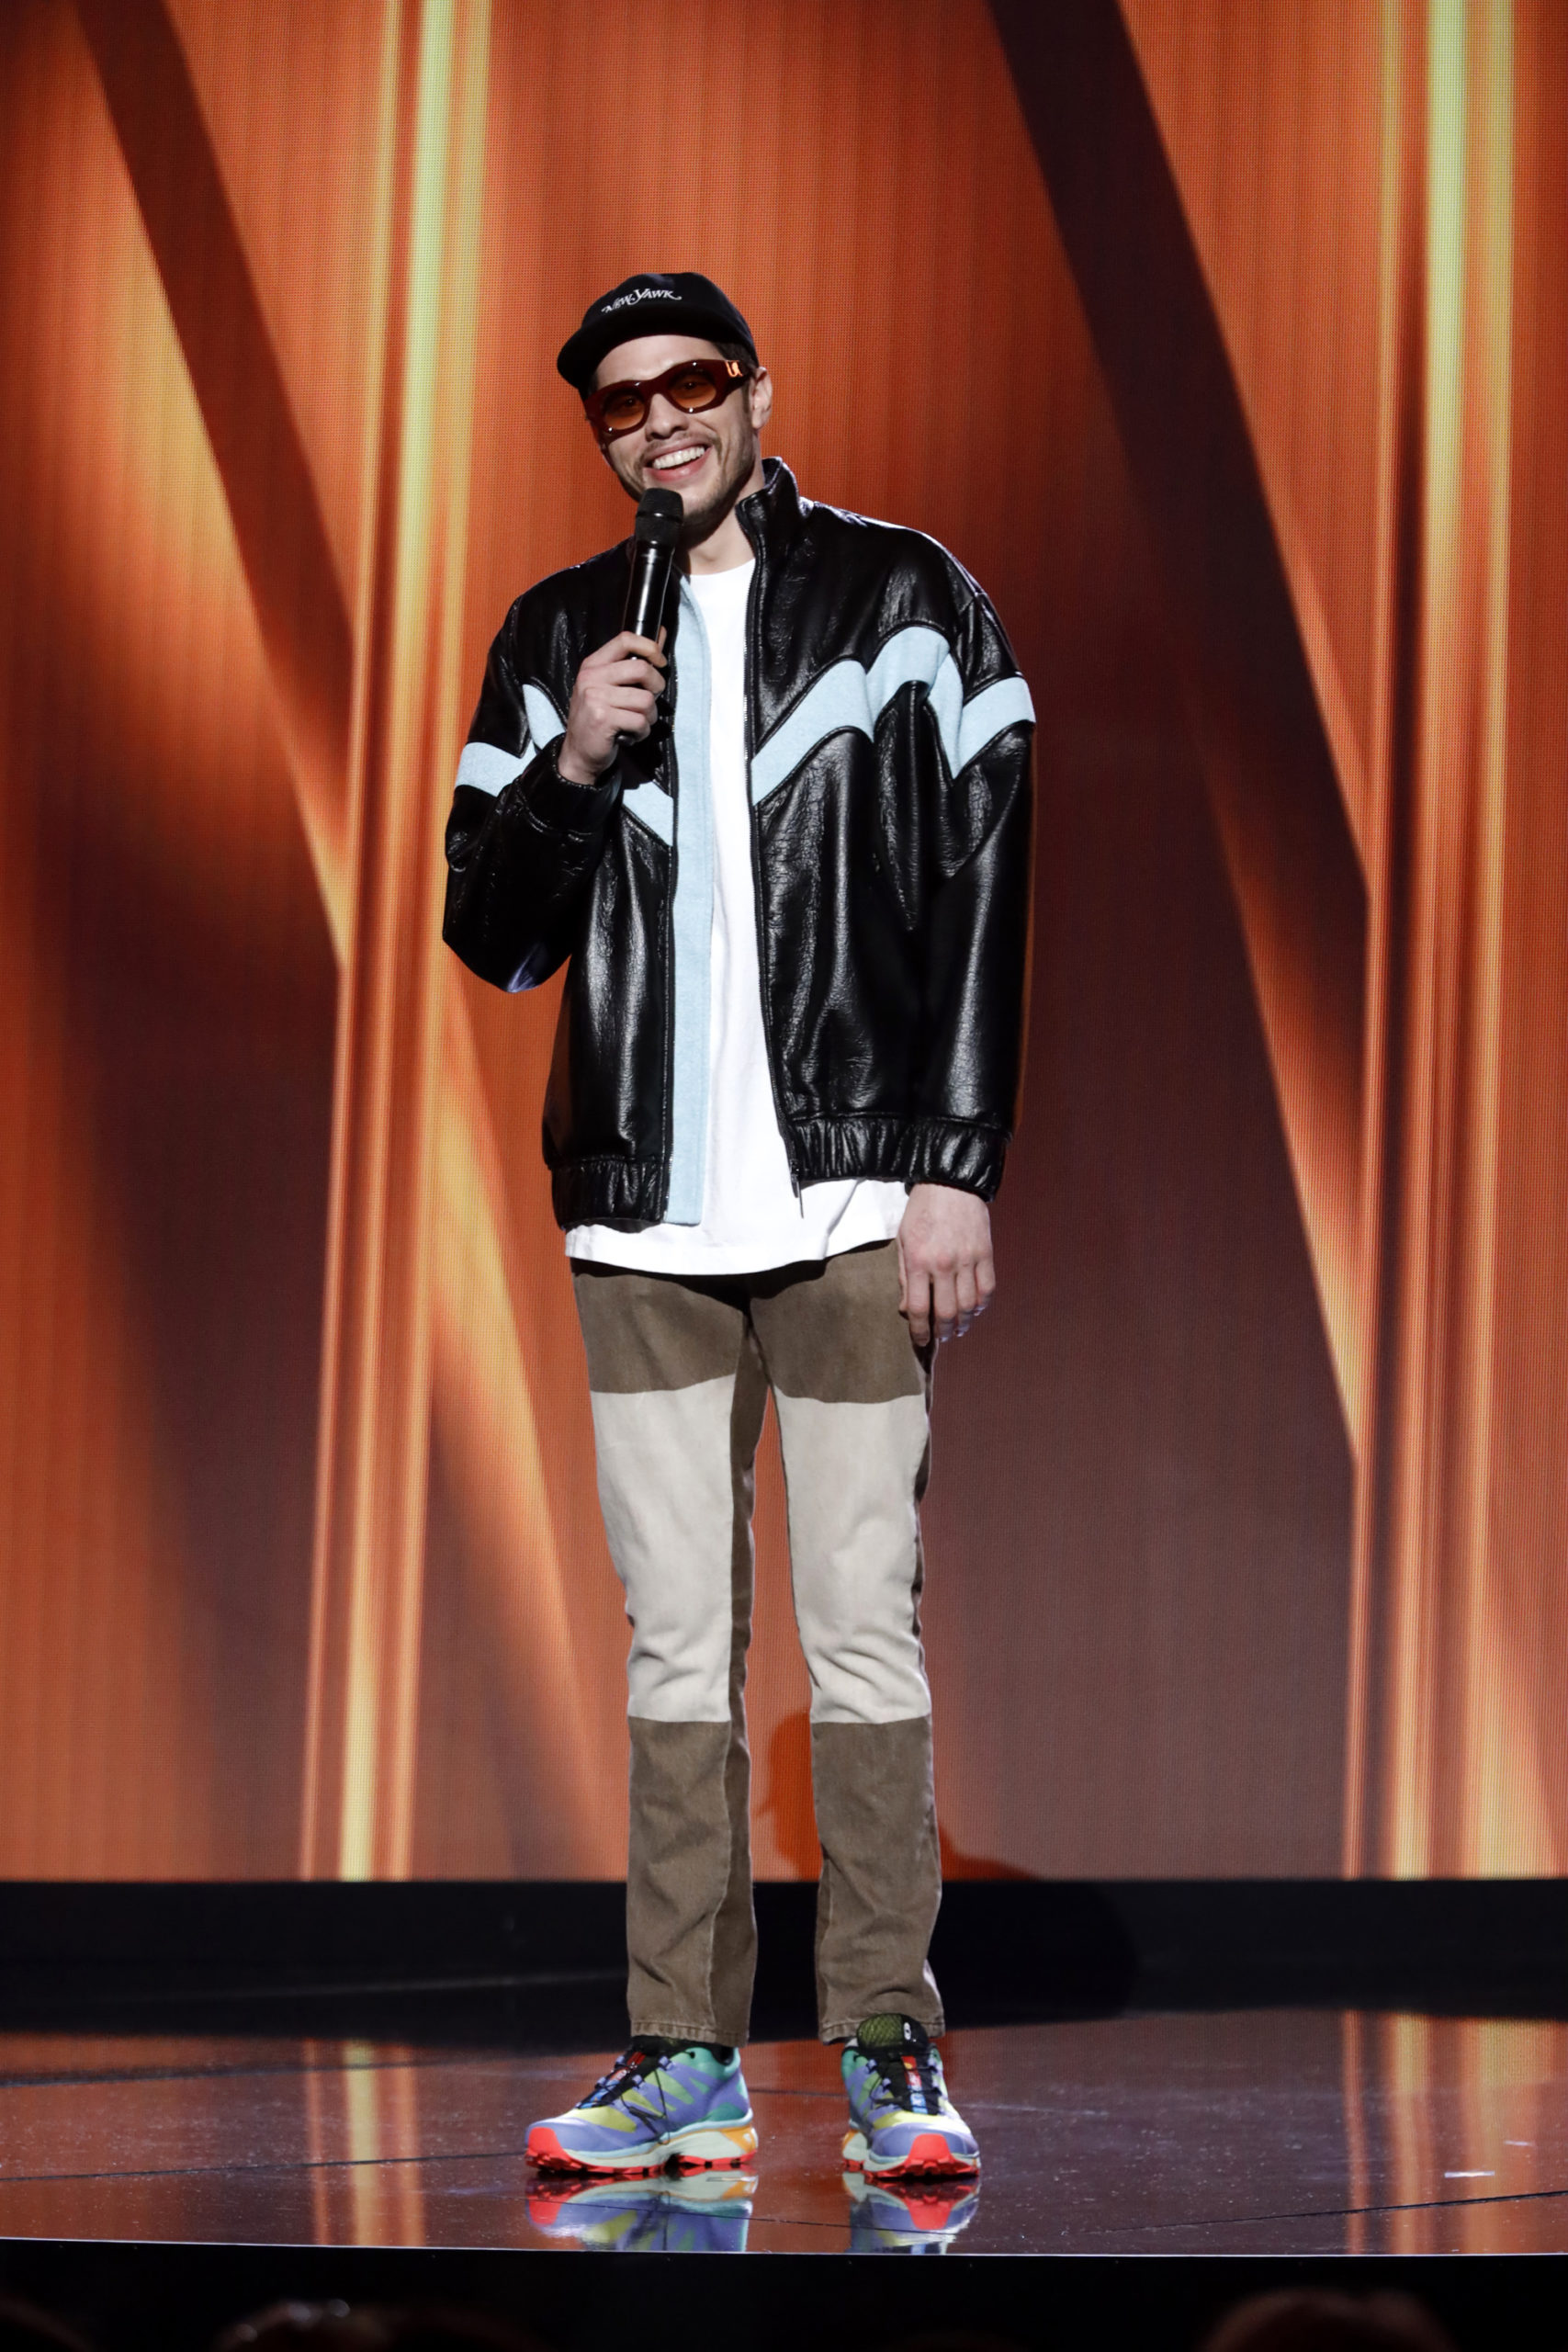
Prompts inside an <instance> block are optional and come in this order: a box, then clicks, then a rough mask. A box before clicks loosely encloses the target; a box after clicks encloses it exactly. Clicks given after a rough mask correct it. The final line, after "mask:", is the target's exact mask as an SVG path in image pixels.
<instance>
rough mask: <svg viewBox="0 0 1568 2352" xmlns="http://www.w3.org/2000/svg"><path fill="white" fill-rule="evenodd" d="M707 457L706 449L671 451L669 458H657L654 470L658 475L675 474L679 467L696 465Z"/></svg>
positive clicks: (654, 462) (654, 461)
mask: <svg viewBox="0 0 1568 2352" xmlns="http://www.w3.org/2000/svg"><path fill="white" fill-rule="evenodd" d="M706 455H707V452H706V451H705V449H671V452H670V455H669V456H668V457H667V458H655V459H654V460H653V470H654V472H655V473H656V474H670V473H673V472H674V470H675V469H676V467H677V466H693V465H695V464H696V462H697V459H698V458H703V457H705V456H706Z"/></svg>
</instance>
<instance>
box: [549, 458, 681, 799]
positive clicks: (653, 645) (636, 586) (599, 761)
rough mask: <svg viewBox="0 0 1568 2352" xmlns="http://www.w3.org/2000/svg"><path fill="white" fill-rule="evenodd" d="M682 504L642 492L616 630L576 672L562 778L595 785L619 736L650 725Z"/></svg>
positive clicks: (676, 496)
mask: <svg viewBox="0 0 1568 2352" xmlns="http://www.w3.org/2000/svg"><path fill="white" fill-rule="evenodd" d="M684 512H685V510H684V508H683V506H682V503H681V497H680V493H679V492H678V491H673V490H647V491H644V492H643V494H642V497H641V499H640V500H639V502H638V504H637V528H636V534H635V537H634V540H633V545H632V564H631V576H630V578H629V580H628V581H627V582H626V609H625V612H624V613H623V615H622V617H621V628H620V632H619V634H618V635H617V636H615V637H613V638H612V639H610V641H609V643H608V644H607V645H602V646H601V647H600V648H599V650H598V651H597V652H596V653H591V654H590V655H589V656H588V658H587V660H586V661H585V662H583V664H582V667H581V670H579V672H578V673H577V681H576V684H574V685H573V687H572V690H571V709H570V712H569V714H568V717H567V723H566V739H565V741H564V742H563V743H562V745H561V748H560V752H559V753H558V757H557V761H556V765H557V767H558V769H559V771H560V774H561V775H563V776H564V777H565V778H566V780H567V782H568V783H569V784H595V783H597V781H598V779H599V777H600V776H602V775H604V770H605V769H606V768H607V767H608V766H609V765H610V763H611V762H612V761H613V760H614V759H615V752H616V749H617V747H618V745H619V743H620V741H621V739H622V737H623V736H626V737H629V738H630V739H631V741H634V742H640V741H641V740H642V738H643V737H644V736H645V735H646V734H647V733H648V730H649V728H650V727H651V726H652V724H653V712H654V706H655V705H656V703H657V702H658V700H659V695H660V689H661V687H662V686H663V684H664V671H665V668H666V666H667V665H666V662H665V657H664V654H663V652H662V651H661V650H660V634H661V623H662V618H663V613H664V605H665V599H666V598H667V597H668V595H669V594H670V575H671V570H672V568H673V566H674V561H675V549H676V548H677V546H678V545H679V543H680V537H681V519H682V515H683V514H684Z"/></svg>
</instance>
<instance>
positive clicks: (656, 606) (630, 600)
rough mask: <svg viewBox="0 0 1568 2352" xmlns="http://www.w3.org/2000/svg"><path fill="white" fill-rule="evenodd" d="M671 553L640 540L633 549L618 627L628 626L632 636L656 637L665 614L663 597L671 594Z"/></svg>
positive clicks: (671, 551)
mask: <svg viewBox="0 0 1568 2352" xmlns="http://www.w3.org/2000/svg"><path fill="white" fill-rule="evenodd" d="M674 554H675V550H674V549H673V548H656V547H650V546H649V545H648V543H647V542H646V541H645V540H642V539H639V540H637V544H636V547H635V548H634V549H633V553H632V571H631V578H630V579H629V580H628V581H627V582H626V611H625V612H624V613H623V614H622V616H621V627H622V628H629V629H630V630H631V632H632V634H633V636H634V637H651V638H654V639H657V638H658V635H659V625H660V621H661V620H662V619H663V617H664V600H665V598H666V597H667V596H668V595H669V594H670V573H671V567H672V565H673V562H674Z"/></svg>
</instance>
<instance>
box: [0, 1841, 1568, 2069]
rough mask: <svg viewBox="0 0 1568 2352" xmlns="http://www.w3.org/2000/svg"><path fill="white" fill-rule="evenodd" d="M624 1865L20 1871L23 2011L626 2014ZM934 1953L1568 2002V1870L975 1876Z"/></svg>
mask: <svg viewBox="0 0 1568 2352" xmlns="http://www.w3.org/2000/svg"><path fill="white" fill-rule="evenodd" d="M814 1904H815V1889H814V1888H813V1887H811V1886H808V1885H806V1884H802V1883H764V1884H761V1885H760V1886H759V1887H758V1889H757V1913H758V1921H759V1928H760V1931H761V1952H760V1960H759V1969H758V1981H757V2003H756V2017H755V2029H754V2030H755V2031H756V2032H757V2034H758V2035H759V2037H762V2038H772V2039H789V2038H792V2037H797V2036H801V2035H807V2034H809V2033H810V2032H811V2031H812V2030H813V2027H814V2023H815V2019H814V2015H813V1973H812V1960H811V1947H812V1925H813V1910H814ZM623 1905H624V1892H623V1889H622V1887H621V1886H620V1885H619V1884H618V1883H613V1882H607V1881H581V1880H574V1881H564V1882H552V1883H504V1882H497V1881H483V1882H468V1883H457V1882H446V1881H439V1882H433V1883H389V1882H378V1883H369V1884H344V1883H336V1882H333V1883H292V1882H289V1883H239V1884H212V1883H194V1882H159V1883H67V1882H48V1883H19V1882H11V1883H6V1884H5V1885H3V1886H0V2005H3V2010H0V2013H3V2015H4V2018H5V2019H6V2022H7V2023H8V2024H9V2025H10V2026H12V2027H13V2028H16V2027H22V2026H26V2025H28V2024H37V2025H39V2026H47V2025H50V2024H62V2023H66V2022H75V2023H80V2024H86V2023H90V2022H94V2021H97V2022H104V2023H107V2022H115V2023H118V2024H120V2025H123V2026H125V2027H126V2028H128V2029H130V2028H134V2027H136V2026H137V2025H138V2024H145V2025H146V2026H148V2027H149V2028H156V2029H159V2030H162V2029H163V2028H164V2026H166V2024H167V2023H168V2022H169V2021H170V2019H171V2018H172V2017H174V2016H176V2015H177V2017H178V2018H179V2020H180V2022H181V2023H182V2024H183V2025H184V2026H186V2028H190V2027H195V2026H202V2025H206V2026H210V2027H211V2028H213V2029H214V2030H222V2029H232V2028H235V2027H237V2026H239V2025H240V2024H241V2023H242V2022H244V2023H247V2024H254V2026H256V2027H259V2028H260V2029H262V2030H278V2031H284V2030H299V2031H319V2032H325V2033H333V2032H347V2033H366V2032H371V2033H377V2034H381V2035H390V2034H394V2033H399V2032H407V2033H412V2034H415V2035H417V2036H418V2037H420V2038H421V2039H425V2040H429V2039H431V2038H433V2037H434V2038H435V2039H445V2038H455V2039H457V2040H458V2041H468V2040H471V2039H474V2038H476V2037H477V2038H478V2039H479V2040H481V2041H489V2040H493V2039H494V2038H495V2037H496V2035H497V2034H498V2033H500V2034H501V2035H502V2038H503V2039H505V2040H506V2041H508V2042H509V2043H513V2044H518V2043H526V2044H527V2045H528V2046H530V2047H535V2048H555V2049H572V2048H585V2047H590V2046H593V2045H596V2044H599V2043H602V2042H608V2041H615V2040H617V2039H618V2037H619V2034H620V2030H621V2023H622V2019H623V2016H624V2012H623V2008H622V1995H621V1987H622V1982H623V1975H624V1968H625V1944H624V1929H623ZM932 1957H933V1963H934V1965H935V1968H936V1971H937V1974H938V1977H939V1980H940V1982H941V1984H942V1989H943V1993H944V1996H945V1998H946V2001H947V2006H948V2013H949V2018H950V2020H951V2022H952V2023H953V2025H955V2026H983V2025H1003V2024H1008V2023H1028V2022H1031V2021H1043V2020H1048V2019H1050V2018H1058V2017H1072V2016H1086V2015H1087V2016H1093V2015H1114V2014H1117V2013H1120V2012H1122V2011H1123V2010H1134V2011H1135V2010H1139V2009H1149V2008H1160V2009H1186V2008H1190V2009H1214V2008H1241V2007H1269V2006H1277V2005H1280V2004H1283V2003H1292V2004H1296V2005H1303V2004H1306V2005H1326V2006H1330V2007H1354V2008H1385V2009H1408V2010H1419V2011H1422V2012H1425V2013H1427V2014H1451V2015H1482V2014H1484V2015H1488V2016H1499V2017H1505V2016H1513V2017H1540V2018H1551V2017H1568V1881H1564V1880H1562V1879H1507V1880H1403V1881H1391V1880H1359V1881H1350V1882H1345V1881H1338V1880H1287V1879H1254V1880H1207V1881H1205V1880H1140V1881H1131V1880H1123V1881H1108V1882H1103V1883H1098V1884H1097V1883H1085V1882H1061V1881H1036V1880H960V1881H958V1882H956V1883H953V1884H951V1885H950V1886H949V1887H948V1888H947V1891H946V1893H945V1894H944V1896H943V1901H942V1917H941V1919H940V1921H939V1923H938V1927H937V1934H936V1940H935V1944H934V1947H933V1954H932Z"/></svg>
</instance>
